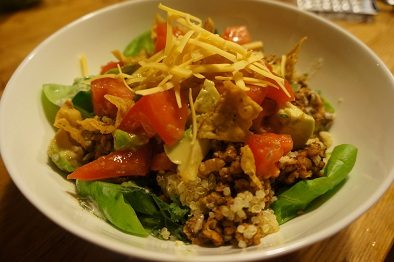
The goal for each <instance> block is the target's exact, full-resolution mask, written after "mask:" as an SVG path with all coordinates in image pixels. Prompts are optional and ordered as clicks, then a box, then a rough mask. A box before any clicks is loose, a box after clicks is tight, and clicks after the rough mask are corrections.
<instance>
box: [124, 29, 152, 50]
mask: <svg viewBox="0 0 394 262" xmlns="http://www.w3.org/2000/svg"><path fill="white" fill-rule="evenodd" d="M142 50H145V52H147V53H148V54H151V53H153V51H154V44H153V40H152V37H151V32H150V31H147V32H144V33H142V34H141V35H139V36H138V37H136V38H134V39H133V40H132V41H131V42H130V43H129V44H128V45H127V46H126V48H125V50H124V51H123V54H124V55H125V56H135V55H138V54H139V53H140V52H141V51H142Z"/></svg>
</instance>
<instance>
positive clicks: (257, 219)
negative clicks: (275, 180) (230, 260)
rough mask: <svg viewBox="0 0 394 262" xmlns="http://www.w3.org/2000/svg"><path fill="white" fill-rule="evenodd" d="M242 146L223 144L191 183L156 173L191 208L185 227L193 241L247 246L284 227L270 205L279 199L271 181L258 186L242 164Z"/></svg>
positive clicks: (165, 187) (166, 189)
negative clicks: (275, 197) (258, 187)
mask: <svg viewBox="0 0 394 262" xmlns="http://www.w3.org/2000/svg"><path fill="white" fill-rule="evenodd" d="M240 148H241V147H240V144H235V143H230V144H228V145H225V144H218V145H217V148H216V150H215V151H213V152H212V154H211V157H210V158H208V159H207V160H205V161H204V162H202V164H201V165H200V172H199V177H198V178H197V179H196V180H195V181H192V182H190V183H185V182H182V180H181V178H180V177H179V176H178V175H177V174H162V175H159V176H157V181H158V184H159V185H160V186H161V188H162V189H163V191H164V192H165V193H166V194H167V195H179V197H180V200H181V202H182V203H183V204H185V205H187V206H189V207H190V208H191V215H190V217H189V219H188V220H187V222H186V224H185V226H184V228H183V231H184V233H185V234H186V236H187V237H188V238H189V239H190V240H191V242H192V243H193V244H198V245H205V246H211V245H214V246H222V245H228V244H231V245H234V246H238V247H246V246H251V245H257V244H259V243H260V240H261V238H262V237H264V236H266V235H268V234H271V233H274V232H276V231H278V230H279V225H278V222H277V221H276V218H275V215H274V214H273V212H272V210H270V209H269V208H268V207H269V205H270V203H271V202H272V201H273V199H274V192H273V191H272V189H271V184H270V181H269V180H266V181H262V188H261V189H256V186H255V185H254V183H253V181H251V179H250V177H249V176H248V175H247V174H245V173H244V172H243V170H242V168H241V165H240V158H241V157H240V151H241V149H240Z"/></svg>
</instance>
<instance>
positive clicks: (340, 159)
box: [271, 144, 357, 224]
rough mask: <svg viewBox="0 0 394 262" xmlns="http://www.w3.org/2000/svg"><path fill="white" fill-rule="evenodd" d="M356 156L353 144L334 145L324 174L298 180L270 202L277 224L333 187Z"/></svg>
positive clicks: (292, 216) (288, 218) (342, 177)
mask: <svg viewBox="0 0 394 262" xmlns="http://www.w3.org/2000/svg"><path fill="white" fill-rule="evenodd" d="M356 158H357V148H356V147H354V146H353V145H349V144H342V145H339V146H336V147H335V148H334V150H333V152H332V153H331V156H330V159H329V160H328V163H327V165H326V167H325V170H324V174H325V176H323V177H319V178H315V179H313V180H304V181H299V182H297V183H296V184H295V185H293V186H292V187H290V188H289V189H288V190H286V191H284V192H282V193H281V194H279V195H278V199H277V200H276V201H275V202H274V203H273V204H272V206H271V207H272V209H273V210H274V212H275V215H276V218H277V220H278V222H279V224H283V223H285V222H287V221H289V220H291V219H292V218H294V217H296V216H297V215H298V214H300V213H302V212H303V211H304V210H305V208H307V207H308V205H309V204H311V202H312V201H313V200H315V199H316V198H318V197H319V196H322V195H324V194H325V193H326V192H328V191H330V190H332V189H334V188H335V187H336V186H338V185H339V184H340V183H341V182H342V181H344V180H345V179H346V177H347V175H348V174H349V173H350V171H351V170H352V168H353V166H354V164H355V162H356Z"/></svg>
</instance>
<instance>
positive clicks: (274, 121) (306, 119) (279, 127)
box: [269, 102, 315, 149]
mask: <svg viewBox="0 0 394 262" xmlns="http://www.w3.org/2000/svg"><path fill="white" fill-rule="evenodd" d="M269 121H270V123H271V125H272V126H273V129H274V131H275V132H278V133H281V134H288V135H290V136H291V138H292V139H293V147H294V148H295V149H297V148H301V147H303V146H304V145H305V143H306V141H308V139H309V138H310V137H311V136H312V134H313V131H314V129H315V119H314V118H313V117H312V116H311V115H308V114H306V113H304V112H303V111H302V110H301V109H300V108H298V107H297V106H295V105H293V104H292V103H289V102H288V103H287V104H286V106H285V107H283V108H281V109H279V110H278V112H277V113H276V114H275V115H273V116H272V117H271V118H270V120H269Z"/></svg>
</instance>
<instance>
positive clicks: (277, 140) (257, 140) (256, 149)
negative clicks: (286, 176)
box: [246, 133, 293, 179]
mask: <svg viewBox="0 0 394 262" xmlns="http://www.w3.org/2000/svg"><path fill="white" fill-rule="evenodd" d="M246 143H247V145H248V146H249V147H250V149H251V150H252V152H253V156H254V158H255V164H256V174H257V176H258V177H259V178H260V179H262V178H264V179H267V178H270V177H277V176H278V175H279V168H278V166H277V163H278V161H279V159H280V158H281V157H282V156H283V155H285V154H287V153H288V152H289V151H290V150H291V149H292V148H293V140H292V139H291V136H290V135H285V134H275V133H262V134H253V135H250V136H249V137H248V139H247V142H246Z"/></svg>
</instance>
